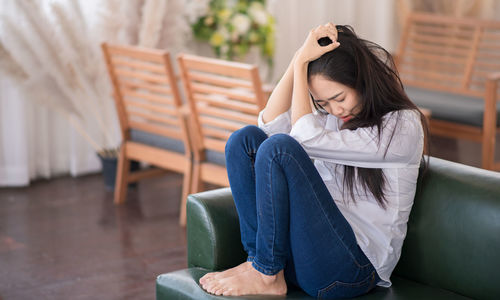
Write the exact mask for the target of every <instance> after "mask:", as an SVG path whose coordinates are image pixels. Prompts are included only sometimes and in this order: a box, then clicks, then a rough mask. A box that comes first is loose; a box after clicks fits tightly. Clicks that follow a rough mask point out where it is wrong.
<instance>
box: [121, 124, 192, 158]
mask: <svg viewBox="0 0 500 300" xmlns="http://www.w3.org/2000/svg"><path fill="white" fill-rule="evenodd" d="M130 139H131V140H132V141H134V142H137V143H141V144H146V145H149V146H152V147H156V148H161V149H165V150H172V151H175V152H179V153H184V143H183V142H182V141H181V140H176V139H172V138H168V137H165V136H162V135H157V134H153V133H150V132H147V131H142V130H138V129H131V130H130Z"/></svg>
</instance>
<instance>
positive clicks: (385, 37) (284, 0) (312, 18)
mask: <svg viewBox="0 0 500 300" xmlns="http://www.w3.org/2000/svg"><path fill="white" fill-rule="evenodd" d="M268 8H269V10H270V11H271V13H272V14H273V15H274V16H275V17H276V54H275V59H274V61H275V68H274V75H273V81H274V82H275V81H276V80H279V78H280V76H281V74H283V72H284V71H285V70H286V67H287V66H288V63H289V60H290V59H291V58H292V57H293V54H294V53H295V51H296V50H297V49H298V48H299V47H300V46H301V45H302V42H303V41H304V39H305V38H306V36H307V33H308V32H309V30H310V29H311V28H313V27H316V26H318V25H320V24H325V23H327V22H332V23H334V24H341V25H351V26H352V27H353V28H354V30H355V31H356V33H357V34H358V35H359V36H360V37H362V38H364V39H367V40H371V41H373V42H376V43H378V44H380V45H381V46H382V47H384V48H386V49H387V50H389V51H393V50H394V49H395V48H396V43H397V40H398V31H397V28H396V27H397V22H396V21H397V19H396V12H395V0H376V1H375V0H307V1H306V0H268Z"/></svg>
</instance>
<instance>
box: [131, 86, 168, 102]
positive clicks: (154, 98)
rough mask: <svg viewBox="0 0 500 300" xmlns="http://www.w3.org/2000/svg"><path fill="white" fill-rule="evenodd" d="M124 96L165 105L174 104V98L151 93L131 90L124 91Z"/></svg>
mask: <svg viewBox="0 0 500 300" xmlns="http://www.w3.org/2000/svg"><path fill="white" fill-rule="evenodd" d="M122 94H123V96H124V97H132V98H139V99H144V100H149V101H154V102H158V103H164V104H173V102H174V101H173V98H172V97H167V96H158V95H155V94H151V93H139V92H136V91H132V90H129V89H124V90H123V92H122Z"/></svg>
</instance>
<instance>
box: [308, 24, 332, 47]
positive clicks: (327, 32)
mask: <svg viewBox="0 0 500 300" xmlns="http://www.w3.org/2000/svg"><path fill="white" fill-rule="evenodd" d="M311 34H313V35H314V37H315V38H316V39H317V40H319V39H320V38H322V37H326V36H327V37H329V38H330V39H331V40H332V42H335V41H337V38H338V33H337V28H336V27H335V25H334V24H333V23H331V22H328V23H326V24H325V25H319V26H317V27H316V28H314V29H313V30H311Z"/></svg>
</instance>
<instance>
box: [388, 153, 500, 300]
mask: <svg viewBox="0 0 500 300" xmlns="http://www.w3.org/2000/svg"><path fill="white" fill-rule="evenodd" d="M499 266H500V173H498V172H492V171H486V170H482V169H478V168H474V167H469V166H465V165H462V164H458V163H453V162H449V161H445V160H441V159H436V158H433V159H431V161H430V167H429V169H428V171H427V173H426V174H425V176H424V178H423V180H420V181H419V183H418V187H417V194H416V196H415V202H414V205H413V208H412V211H411V214H410V219H409V221H408V232H407V236H406V239H405V242H404V244H403V249H402V253H401V259H400V261H399V263H398V265H397V267H396V269H395V271H394V275H397V276H401V277H405V278H408V279H410V280H414V281H418V282H421V283H423V284H428V285H431V286H439V287H441V288H444V289H447V290H453V291H456V292H458V293H460V294H462V295H466V296H468V297H472V298H477V299H500V284H498V283H499V282H500V280H499V276H498V269H499V268H498V267H499Z"/></svg>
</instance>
